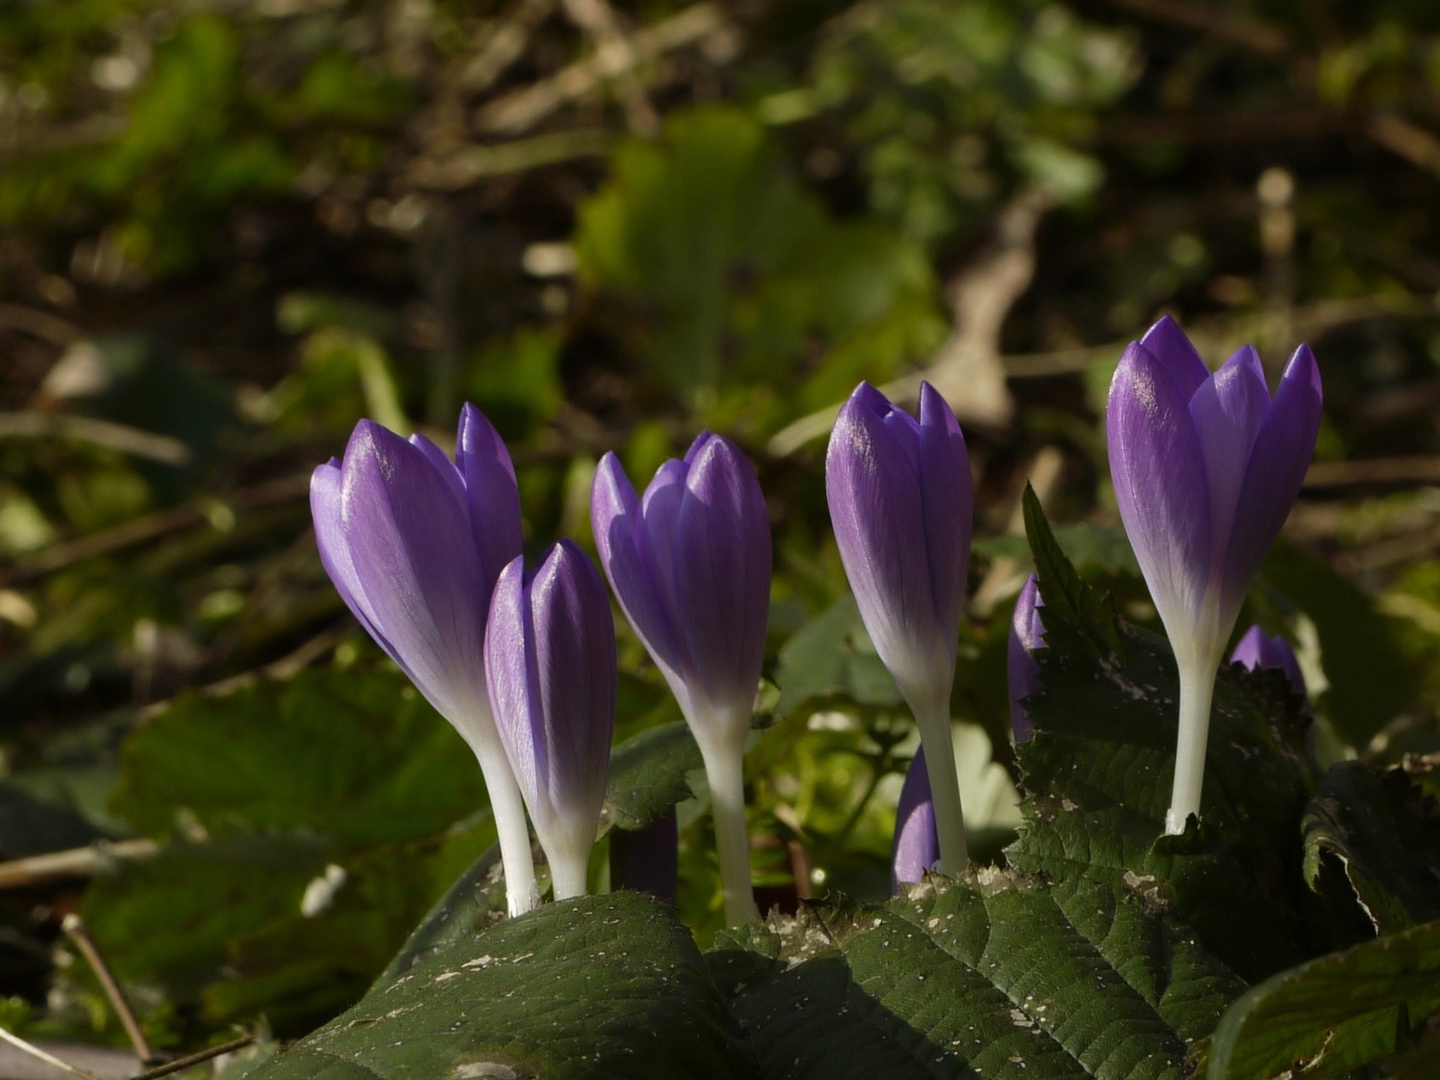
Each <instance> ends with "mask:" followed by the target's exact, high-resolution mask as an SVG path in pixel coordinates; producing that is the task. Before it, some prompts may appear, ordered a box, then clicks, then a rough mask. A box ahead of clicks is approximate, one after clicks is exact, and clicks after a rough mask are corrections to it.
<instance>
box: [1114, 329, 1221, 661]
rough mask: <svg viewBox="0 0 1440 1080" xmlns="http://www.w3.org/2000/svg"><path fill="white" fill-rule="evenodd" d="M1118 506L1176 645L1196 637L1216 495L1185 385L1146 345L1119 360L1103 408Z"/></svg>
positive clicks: (1134, 346)
mask: <svg viewBox="0 0 1440 1080" xmlns="http://www.w3.org/2000/svg"><path fill="white" fill-rule="evenodd" d="M1105 431H1106V436H1107V440H1108V442H1109V450H1110V475H1111V479H1112V480H1113V482H1114V484H1115V501H1116V502H1117V503H1118V504H1119V507H1120V518H1121V520H1122V521H1123V522H1124V524H1125V532H1126V534H1127V535H1128V536H1129V538H1130V543H1131V546H1132V547H1134V549H1135V558H1136V559H1137V560H1138V561H1139V563H1140V570H1141V572H1142V573H1143V574H1144V576H1145V581H1146V584H1148V585H1149V586H1150V595H1151V597H1152V599H1153V600H1154V601H1155V606H1156V608H1157V609H1158V610H1159V612H1160V618H1161V620H1162V621H1163V622H1164V623H1165V628H1166V630H1168V631H1169V632H1170V635H1171V637H1172V639H1175V638H1177V637H1179V636H1181V635H1184V636H1185V637H1188V636H1189V635H1190V634H1192V633H1193V627H1194V624H1195V620H1196V619H1197V618H1199V615H1200V612H1201V609H1202V603H1203V597H1204V593H1205V588H1206V584H1207V581H1208V578H1209V569H1210V550H1211V543H1210V496H1209V491H1208V486H1209V485H1208V481H1207V479H1206V475H1205V461H1204V457H1203V456H1202V451H1201V445H1200V437H1199V435H1198V434H1197V433H1196V431H1195V424H1194V422H1193V421H1192V420H1191V418H1190V409H1189V402H1188V401H1187V400H1186V398H1185V396H1184V394H1183V393H1182V392H1181V389H1180V386H1179V385H1178V384H1177V383H1176V382H1175V380H1174V379H1173V378H1172V377H1171V376H1170V373H1169V372H1168V371H1167V370H1166V368H1165V366H1164V365H1163V364H1161V362H1160V361H1159V360H1157V359H1156V358H1155V357H1154V356H1152V355H1151V353H1150V352H1149V350H1148V349H1146V348H1145V347H1144V346H1142V345H1139V344H1136V343H1133V342H1132V343H1131V345H1130V346H1129V347H1128V348H1127V349H1126V350H1125V354H1124V355H1123V356H1122V357H1121V358H1120V363H1119V366H1117V367H1116V369H1115V378H1114V381H1113V382H1112V383H1111V384H1110V400H1109V404H1108V406H1107V408H1106V410H1105Z"/></svg>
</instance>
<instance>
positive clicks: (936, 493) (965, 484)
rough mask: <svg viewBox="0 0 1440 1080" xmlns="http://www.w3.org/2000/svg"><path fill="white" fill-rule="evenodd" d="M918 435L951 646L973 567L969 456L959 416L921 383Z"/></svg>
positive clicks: (933, 565)
mask: <svg viewBox="0 0 1440 1080" xmlns="http://www.w3.org/2000/svg"><path fill="white" fill-rule="evenodd" d="M902 415H903V414H902ZM916 435H917V438H916V447H917V452H918V457H919V475H920V493H921V505H922V507H923V509H924V515H925V548H926V556H927V558H926V561H927V563H928V564H929V566H930V589H931V593H932V595H933V597H934V604H935V616H936V621H937V622H938V623H939V625H940V633H941V635H942V636H943V637H944V638H945V639H946V640H947V641H948V642H950V643H951V644H952V646H953V643H954V641H955V638H956V635H957V634H958V633H959V631H960V609H961V607H962V605H963V604H964V601H965V579H966V571H967V569H968V568H969V565H970V532H971V525H972V520H973V508H972V494H971V480H970V455H969V454H968V453H967V452H966V450H965V437H964V436H963V435H962V434H961V433H960V424H959V422H957V421H956V419H955V414H954V413H953V412H951V411H950V406H949V405H948V404H946V402H945V399H944V398H943V397H941V396H940V394H939V393H938V392H937V391H936V390H935V388H934V387H933V386H931V385H930V384H929V383H928V382H926V383H921V384H920V422H919V424H918V425H917V431H916Z"/></svg>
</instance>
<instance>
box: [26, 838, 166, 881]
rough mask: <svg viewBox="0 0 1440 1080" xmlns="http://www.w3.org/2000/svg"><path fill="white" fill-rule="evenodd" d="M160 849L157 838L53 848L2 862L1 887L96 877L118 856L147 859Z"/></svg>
mask: <svg viewBox="0 0 1440 1080" xmlns="http://www.w3.org/2000/svg"><path fill="white" fill-rule="evenodd" d="M159 850H160V845H159V844H157V843H155V841H154V840H144V839H141V840H118V841H116V842H115V843H113V844H112V843H98V844H90V845H89V846H87V847H82V848H71V849H70V850H68V851H51V852H47V853H46V854H44V855H30V856H27V857H26V858H23V859H12V860H10V861H9V862H0V889H17V888H21V887H23V886H27V885H38V884H40V883H41V882H44V881H53V880H55V879H56V878H67V877H93V876H94V875H95V874H98V873H100V872H101V871H102V870H104V869H105V868H106V867H108V866H110V865H112V864H113V863H114V862H115V861H116V860H119V859H148V858H150V857H152V856H153V855H155V854H156V853H157V852H158V851H159Z"/></svg>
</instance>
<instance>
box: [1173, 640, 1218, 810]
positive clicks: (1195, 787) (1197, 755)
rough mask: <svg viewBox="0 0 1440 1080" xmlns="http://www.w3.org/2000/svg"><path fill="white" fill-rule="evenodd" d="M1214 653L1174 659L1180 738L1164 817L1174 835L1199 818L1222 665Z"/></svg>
mask: <svg viewBox="0 0 1440 1080" xmlns="http://www.w3.org/2000/svg"><path fill="white" fill-rule="evenodd" d="M1213 652H1214V651H1213V650H1211V649H1196V650H1194V652H1193V653H1191V654H1190V655H1188V656H1181V655H1180V654H1179V653H1177V655H1176V658H1175V659H1176V662H1177V663H1178V664H1179V667H1180V735H1179V740H1178V742H1177V744H1176V747H1175V785H1174V787H1173V788H1172V789H1171V793H1170V809H1169V810H1168V811H1167V812H1166V814H1165V831H1166V833H1168V834H1169V835H1171V836H1179V835H1180V834H1181V833H1183V832H1184V831H1185V821H1186V819H1187V818H1188V817H1189V816H1190V815H1191V814H1194V815H1195V816H1196V817H1197V818H1198V817H1199V816H1200V792H1201V789H1202V788H1203V787H1204V785H1205V744H1206V742H1207V741H1208V739H1209V736H1210V701H1211V698H1212V697H1213V696H1214V694H1215V669H1216V668H1217V667H1218V666H1219V663H1220V661H1219V657H1218V656H1216V655H1213ZM1202 654H1203V655H1202Z"/></svg>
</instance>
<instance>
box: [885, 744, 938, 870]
mask: <svg viewBox="0 0 1440 1080" xmlns="http://www.w3.org/2000/svg"><path fill="white" fill-rule="evenodd" d="M939 859H940V837H939V836H938V835H937V834H936V832H935V803H934V801H933V800H932V799H931V798H930V773H929V771H928V770H927V769H926V768H925V750H924V748H923V747H922V748H921V749H919V750H917V751H915V756H914V757H913V758H911V760H910V768H909V770H908V771H907V772H906V773H905V786H904V787H902V788H901V789H900V802H899V804H898V805H897V806H896V807H895V843H894V846H893V848H892V850H891V853H890V895H892V896H898V895H899V894H900V886H901V885H908V884H913V883H915V882H918V881H922V880H924V878H925V874H926V872H927V871H929V870H931V869H933V868H934V866H935V863H936V862H938V861H939Z"/></svg>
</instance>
